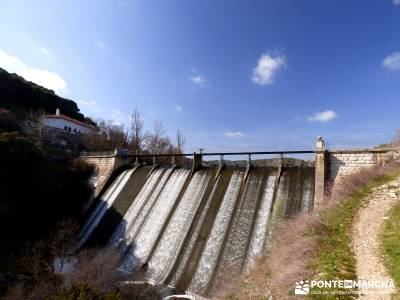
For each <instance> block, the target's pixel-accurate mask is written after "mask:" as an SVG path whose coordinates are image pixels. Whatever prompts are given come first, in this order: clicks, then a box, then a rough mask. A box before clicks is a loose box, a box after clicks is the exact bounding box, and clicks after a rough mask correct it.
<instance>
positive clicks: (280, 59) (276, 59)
mask: <svg viewBox="0 0 400 300" xmlns="http://www.w3.org/2000/svg"><path fill="white" fill-rule="evenodd" d="M285 66H286V57H285V56H283V55H271V54H263V55H261V57H260V59H259V60H258V63H257V66H256V67H255V68H254V69H253V75H252V77H251V80H252V81H253V82H254V83H256V84H259V85H266V84H271V83H272V82H273V81H274V76H275V74H276V72H278V70H279V69H282V68H283V67H285Z"/></svg>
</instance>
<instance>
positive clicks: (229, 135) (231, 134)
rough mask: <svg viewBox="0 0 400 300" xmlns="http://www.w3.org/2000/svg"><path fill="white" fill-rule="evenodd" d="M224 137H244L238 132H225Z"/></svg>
mask: <svg viewBox="0 0 400 300" xmlns="http://www.w3.org/2000/svg"><path fill="white" fill-rule="evenodd" d="M224 136H226V137H228V138H241V137H244V133H243V132H240V131H227V132H224Z"/></svg>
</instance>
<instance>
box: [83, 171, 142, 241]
mask: <svg viewBox="0 0 400 300" xmlns="http://www.w3.org/2000/svg"><path fill="white" fill-rule="evenodd" d="M133 172H134V169H132V170H127V171H124V172H122V173H121V174H120V175H119V176H118V177H117V179H116V180H115V181H114V182H113V184H112V185H111V186H110V187H109V188H108V189H107V191H106V192H105V193H104V196H103V197H101V198H100V200H99V201H98V203H97V205H96V207H95V209H94V210H93V212H92V213H91V214H90V216H89V217H88V219H87V221H86V223H85V225H84V226H83V228H82V230H81V232H80V233H79V235H78V237H77V240H78V242H77V247H78V248H80V247H82V245H83V244H84V243H85V242H86V241H87V240H88V238H89V236H90V234H91V233H92V232H93V230H94V229H95V228H96V226H97V225H98V224H99V223H100V221H101V218H102V217H103V216H104V215H105V213H106V212H107V209H109V208H110V206H111V205H112V204H113V202H114V201H115V199H116V198H117V196H118V195H119V193H120V192H121V191H122V189H123V188H124V186H125V184H126V183H127V181H128V180H129V178H130V176H131V175H132V173H133Z"/></svg>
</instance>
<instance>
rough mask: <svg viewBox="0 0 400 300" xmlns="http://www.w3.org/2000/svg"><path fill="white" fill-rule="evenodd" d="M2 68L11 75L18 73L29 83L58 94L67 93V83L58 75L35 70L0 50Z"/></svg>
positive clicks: (0, 65)
mask: <svg viewBox="0 0 400 300" xmlns="http://www.w3.org/2000/svg"><path fill="white" fill-rule="evenodd" d="M0 67H1V68H4V69H5V70H7V71H8V72H10V73H16V74H18V75H20V76H22V77H24V78H25V79H26V80H28V81H32V82H34V83H36V84H38V85H41V86H44V87H45V88H48V89H50V90H53V91H55V92H56V93H60V92H64V93H66V92H67V83H66V82H65V80H64V79H63V78H62V77H61V76H60V75H58V74H56V73H52V72H49V71H46V70H42V69H38V68H33V67H30V66H28V65H26V64H25V63H23V62H22V61H21V60H20V59H19V58H18V57H15V56H12V55H8V54H7V53H6V52H4V51H3V50H1V49H0Z"/></svg>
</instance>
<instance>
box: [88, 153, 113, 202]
mask: <svg viewBox="0 0 400 300" xmlns="http://www.w3.org/2000/svg"><path fill="white" fill-rule="evenodd" d="M81 159H82V160H84V161H85V162H87V163H88V164H91V165H94V166H95V171H94V174H93V176H92V178H91V181H92V184H93V186H94V197H97V196H98V195H99V193H100V191H101V190H102V188H103V187H104V185H105V184H106V182H107V180H108V178H110V176H111V174H112V172H113V171H114V169H115V160H116V157H115V156H99V157H96V156H93V157H92V156H81Z"/></svg>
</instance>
